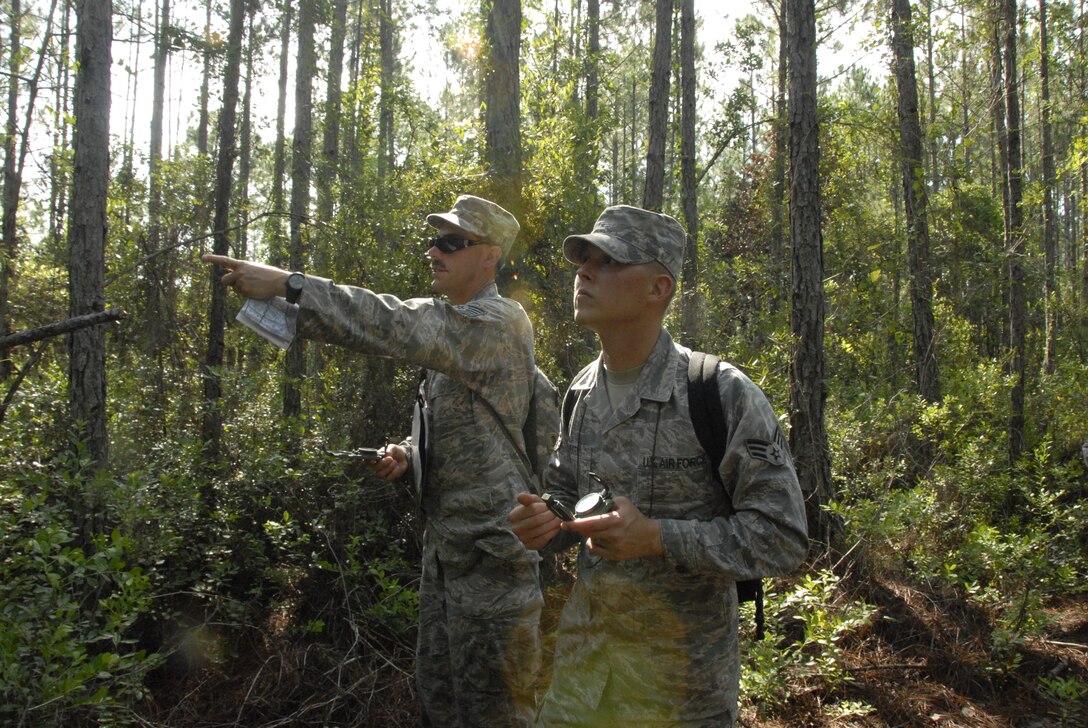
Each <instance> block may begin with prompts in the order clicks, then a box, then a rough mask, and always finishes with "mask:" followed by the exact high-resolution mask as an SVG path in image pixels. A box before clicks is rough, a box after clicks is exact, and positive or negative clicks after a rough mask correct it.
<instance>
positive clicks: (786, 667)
mask: <svg viewBox="0 0 1088 728" xmlns="http://www.w3.org/2000/svg"><path fill="white" fill-rule="evenodd" d="M838 587H839V579H838V577H837V576H835V575H834V574H833V573H831V572H830V571H826V570H821V571H818V572H814V573H810V574H806V575H805V576H804V577H802V579H801V581H800V582H799V583H798V584H796V585H795V586H793V587H792V588H791V589H790V590H789V591H786V592H784V593H775V592H770V593H769V594H768V595H767V604H766V608H767V611H768V613H769V614H770V615H773V616H772V617H771V618H770V619H769V620H768V623H769V624H771V625H780V626H782V625H796V626H797V627H798V628H799V629H795V628H794V627H793V626H785V627H782V629H783V631H784V632H785V633H786V635H787V636H786V638H785V639H784V635H778V634H774V633H773V631H772V630H768V632H767V634H766V635H765V637H764V639H763V640H762V641H761V642H756V641H754V640H753V641H752V642H751V643H747V644H746V645H745V649H744V650H743V652H744V665H743V669H742V670H741V697H742V701H743V702H746V703H749V704H754V705H757V706H758V707H759V710H760V712H761V713H763V714H769V713H770V712H771V711H772V710H773V709H774V707H776V706H780V705H782V704H783V703H784V702H785V701H786V700H787V698H788V697H789V696H790V695H791V694H792V693H793V692H795V691H796V690H797V689H798V686H799V685H801V684H805V685H810V686H811V685H814V684H817V685H820V686H822V687H824V688H827V689H828V690H829V691H830V692H835V688H837V687H839V686H841V685H842V684H843V683H844V682H846V681H847V680H849V679H850V673H849V672H848V671H847V670H846V666H845V665H844V664H843V661H842V655H843V648H842V642H843V640H844V638H846V637H847V636H849V635H851V634H855V633H857V632H859V631H860V630H863V629H864V628H865V627H866V626H867V625H868V624H870V622H871V620H872V618H873V616H874V615H875V614H876V610H875V609H874V608H873V607H872V606H871V605H868V604H865V603H864V602H861V601H856V600H849V599H846V598H844V597H843V594H842V592H841V591H840V590H839V588H838ZM846 707H847V706H844V709H846ZM848 708H849V710H850V711H861V712H864V711H865V710H866V707H865V706H860V705H857V704H852V705H850V706H848Z"/></svg>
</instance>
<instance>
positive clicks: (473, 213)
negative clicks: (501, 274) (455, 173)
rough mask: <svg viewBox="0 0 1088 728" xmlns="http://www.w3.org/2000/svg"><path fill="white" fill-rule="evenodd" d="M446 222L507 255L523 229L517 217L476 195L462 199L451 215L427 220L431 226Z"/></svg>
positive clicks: (455, 205) (454, 205) (457, 200)
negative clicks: (519, 231)
mask: <svg viewBox="0 0 1088 728" xmlns="http://www.w3.org/2000/svg"><path fill="white" fill-rule="evenodd" d="M443 221H445V222H448V223H450V224H451V225H456V226H457V227H459V228H461V229H462V230H464V231H465V232H466V233H470V234H472V235H475V236H476V237H478V238H479V239H480V240H482V241H484V242H485V243H489V244H491V245H498V246H499V247H500V248H502V252H503V255H506V254H507V253H509V252H510V248H511V246H513V244H514V238H516V237H517V236H518V230H520V229H521V225H519V224H518V221H517V220H516V219H514V216H513V215H511V214H510V213H509V212H507V211H506V210H504V209H503V208H501V207H499V206H498V205H496V204H495V203H494V202H491V201H490V200H485V199H484V198H482V197H475V196H473V195H461V196H460V197H458V198H457V199H456V200H455V201H454V203H453V209H452V210H450V211H449V212H436V213H433V214H431V215H428V216H427V222H428V223H430V224H431V225H432V226H434V227H438V226H439V224H441V223H442V222H443Z"/></svg>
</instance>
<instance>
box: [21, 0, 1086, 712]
mask: <svg viewBox="0 0 1088 728" xmlns="http://www.w3.org/2000/svg"><path fill="white" fill-rule="evenodd" d="M730 7H731V9H732V11H733V16H732V17H731V18H730V19H729V20H728V23H727V25H726V26H725V27H724V29H723V28H722V27H721V24H722V23H725V22H726V21H722V20H718V21H716V22H717V23H718V25H716V26H708V23H707V21H706V20H705V19H706V18H707V17H717V16H715V15H714V14H713V13H711V12H710V8H709V6H707V5H705V4H703V3H700V4H699V5H698V6H697V5H696V3H695V2H694V0H652V1H651V0H628V1H627V2H619V0H613V1H611V2H608V1H606V2H604V3H601V2H599V0H584V1H583V0H564V1H563V2H560V1H559V0H552V2H546V1H541V0H536V1H530V2H518V1H516V0H486V1H485V2H482V3H480V4H479V5H471V6H465V7H462V6H461V5H459V4H442V3H438V2H435V1H434V0H431V1H430V2H422V1H421V0H420V1H418V2H404V1H398V2H394V1H393V0H313V1H310V2H301V3H292V2H271V3H257V2H252V0H189V2H180V1H179V0H112V1H111V0H2V2H0V10H2V13H3V17H4V21H5V27H4V36H5V37H4V41H3V43H2V44H0V66H2V68H3V73H2V79H3V88H4V89H5V90H6V91H7V94H6V97H5V98H6V106H5V107H4V112H3V117H4V128H3V133H2V138H3V140H4V151H3V159H4V175H3V190H2V198H0V202H2V233H3V247H2V250H0V322H2V332H0V334H2V335H0V385H2V386H0V391H2V392H3V399H2V401H0V442H2V443H3V448H2V450H0V473H2V478H0V518H2V519H3V524H2V526H0V557H2V560H0V718H2V719H3V720H4V721H10V722H13V723H14V724H17V725H20V724H21V725H52V724H57V725H60V724H65V725H71V724H74V723H73V722H83V723H88V724H90V723H100V722H103V721H105V722H113V723H117V724H130V723H131V724H163V725H217V724H221V723H224V722H229V721H236V722H238V723H240V724H246V725H264V724H269V725H271V724H274V723H275V722H276V721H281V720H293V721H296V722H300V723H301V722H306V721H315V722H324V723H332V724H344V725H411V724H412V722H413V721H414V717H413V716H414V713H413V710H414V709H413V705H412V696H411V690H412V687H411V680H410V678H409V677H408V676H409V675H410V674H411V660H412V647H411V645H412V644H413V638H412V630H413V623H414V619H415V602H414V597H415V593H414V579H415V578H416V564H417V561H418V558H417V557H418V536H419V528H420V524H419V522H418V518H417V515H416V513H415V512H414V510H413V505H412V497H411V495H410V494H409V493H408V492H407V491H406V490H405V488H404V487H403V486H400V485H396V484H394V485H390V484H386V483H384V482H379V481H376V480H375V479H374V478H373V477H372V476H371V475H370V474H369V471H368V470H367V469H366V468H365V467H363V466H361V465H360V464H358V463H355V462H353V461H352V460H350V459H347V458H343V457H340V456H336V455H334V454H332V453H333V452H334V451H342V450H349V449H351V448H353V447H357V446H363V445H365V446H373V445H377V444H380V443H381V442H383V441H385V440H388V439H399V438H400V437H402V436H403V434H404V433H405V432H407V431H408V425H409V423H408V418H409V412H410V406H409V403H410V400H411V395H412V391H413V387H414V382H415V372H413V371H409V370H407V369H406V368H403V367H400V366H398V365H397V364H396V363H395V362H391V361H387V360H383V359H377V358H365V357H359V356H355V355H351V354H348V353H346V352H343V351H341V350H339V349H337V348H335V347H328V346H323V345H316V344H309V345H304V344H302V343H301V342H300V343H297V344H295V345H293V346H292V347H291V348H290V349H289V350H288V351H287V352H286V353H285V354H284V353H280V352H278V351H276V350H274V349H273V348H272V347H270V346H268V345H266V344H264V343H263V342H261V341H260V340H259V339H257V338H256V337H254V336H253V335H252V334H250V333H248V331H246V330H244V329H241V327H238V326H234V325H232V323H231V322H232V319H233V316H234V314H235V313H236V312H237V309H238V307H239V305H240V302H239V300H238V299H237V297H233V296H228V295H227V294H226V292H225V291H224V290H223V288H222V287H220V286H218V285H216V283H215V277H214V273H213V272H212V271H210V270H208V267H207V266H205V265H203V264H201V263H200V261H199V255H200V253H202V252H206V251H209V250H211V251H215V252H219V253H226V254H230V255H234V256H237V257H251V258H256V259H261V260H266V261H268V262H270V263H273V264H275V265H280V266H283V267H288V268H291V269H300V270H305V271H308V272H312V273H315V274H318V275H325V276H328V277H331V278H333V279H335V280H337V281H340V282H345V283H353V284H358V285H364V286H366V287H369V288H372V289H374V290H378V291H382V292H390V293H394V294H396V295H399V296H401V297H411V296H415V295H424V294H425V291H426V289H427V285H428V277H427V270H426V266H425V265H424V262H423V256H422V254H423V252H424V248H425V245H424V244H423V242H422V241H423V240H425V239H426V238H427V237H428V234H427V232H428V230H427V226H426V224H425V223H424V222H423V218H424V215H425V214H426V213H428V212H433V211H435V210H443V209H448V207H449V205H450V203H451V201H452V200H453V198H454V197H455V196H456V195H457V194H458V193H461V192H471V193H475V194H480V195H483V196H486V197H490V198H491V199H495V200H497V201H499V202H500V203H502V204H503V205H504V206H506V207H507V208H508V209H510V210H512V211H514V213H515V214H516V215H517V217H518V218H519V220H520V221H521V222H522V233H521V235H520V237H519V245H518V247H517V248H516V249H515V250H514V251H513V254H512V257H511V259H510V260H509V261H508V262H507V265H506V266H505V267H504V269H503V271H502V278H503V280H502V281H501V288H502V289H503V291H504V292H506V293H507V294H508V295H511V296H513V297H515V298H516V299H518V300H519V301H520V302H521V303H522V304H523V305H524V306H525V308H526V309H527V311H528V312H529V314H530V317H531V318H532V320H533V322H534V326H535V329H536V336H537V356H538V360H539V362H540V364H541V366H542V367H543V368H544V369H545V370H546V371H548V373H549V374H550V375H551V376H552V378H553V379H554V380H555V381H557V382H559V383H560V384H563V385H565V383H566V382H567V381H569V378H570V376H571V375H572V374H573V373H574V372H576V371H577V370H578V369H579V368H580V367H581V366H582V365H584V364H585V363H586V362H587V361H588V360H589V359H590V358H591V357H592V356H594V354H595V352H596V347H595V345H594V342H593V341H592V340H591V339H590V338H588V337H587V335H586V333H585V332H583V331H581V330H579V329H578V328H577V327H575V326H574V325H573V323H572V321H571V315H570V303H569V301H570V288H571V286H570V282H571V270H570V268H569V266H568V265H567V264H566V263H565V261H563V259H562V255H561V252H560V250H559V247H560V246H559V243H560V241H561V240H562V239H563V238H564V237H565V236H566V235H568V234H570V233H571V232H575V231H585V230H588V229H589V228H590V227H591V226H592V223H593V220H594V219H595V218H596V216H597V214H598V213H599V212H600V210H601V209H602V208H603V207H604V206H606V205H610V204H619V203H626V204H636V205H641V206H644V207H647V208H650V209H659V210H663V211H665V212H668V213H670V214H672V215H674V216H675V217H677V218H678V219H680V220H681V221H682V222H683V223H684V225H685V227H686V228H687V230H688V233H689V242H690V244H689V249H688V257H687V259H686V260H685V261H684V269H683V280H682V286H681V296H680V297H679V299H678V301H677V303H676V304H675V305H674V307H673V310H672V312H671V314H670V322H669V327H670V329H671V330H673V332H674V333H676V334H677V335H678V338H679V339H680V340H681V341H682V342H683V343H685V344H687V345H689V346H692V347H693V348H700V349H705V350H709V351H713V352H716V353H718V354H720V355H722V356H723V357H724V358H727V359H729V360H731V361H732V362H734V363H735V364H737V365H738V366H740V367H741V368H742V369H743V370H745V371H746V372H747V373H748V374H749V376H751V377H752V378H753V379H754V380H755V381H757V382H758V383H759V384H760V385H761V386H762V387H763V388H764V389H765V390H766V391H767V393H768V395H769V396H770V398H771V400H772V402H773V403H774V404H775V407H776V409H777V411H779V412H781V413H783V418H784V420H785V423H784V424H786V426H787V429H788V431H789V435H790V444H791V448H792V450H793V453H794V456H795V459H796V462H797V465H798V471H799V474H800V476H801V479H802V484H803V487H804V488H805V491H806V493H807V494H808V497H809V506H810V510H809V520H810V532H811V535H812V537H813V548H812V554H811V559H810V564H809V568H808V569H807V570H806V572H805V574H802V575H799V576H797V577H796V578H794V579H787V580H782V581H781V582H779V583H776V585H775V588H774V589H773V590H772V594H771V596H770V603H769V605H768V609H769V610H771V611H772V612H773V613H774V614H775V615H776V619H775V621H774V623H773V624H772V628H771V629H770V630H769V632H770V634H769V637H768V639H767V640H765V641H764V642H763V643H760V644H753V645H752V646H751V649H750V652H749V654H748V655H747V658H746V659H747V660H748V663H749V664H748V668H747V672H746V673H745V678H744V679H745V682H744V685H743V689H744V695H745V699H746V700H747V701H748V703H749V705H750V707H749V709H748V710H749V715H748V718H749V720H750V721H753V722H756V721H758V720H760V719H763V718H768V719H770V718H773V717H775V716H777V717H778V718H779V719H782V720H786V722H787V723H788V722H791V721H795V720H796V719H797V716H799V715H803V716H805V720H809V721H816V720H825V721H830V720H833V717H834V716H835V715H850V714H856V715H870V716H874V715H875V716H879V717H880V718H881V719H883V720H885V721H887V722H888V723H889V724H902V723H904V722H909V721H911V720H915V719H917V717H918V716H917V714H915V713H914V712H912V710H913V709H912V708H911V707H909V706H910V701H909V700H906V699H904V700H902V701H897V700H895V699H892V698H890V697H888V696H889V695H893V694H894V689H892V688H889V686H888V684H886V683H883V682H881V681H882V680H886V679H888V676H887V675H884V676H883V677H872V676H868V675H865V676H864V679H862V678H861V677H859V674H860V673H858V672H857V669H856V667H851V665H850V664H849V663H850V662H851V659H853V658H855V657H856V655H857V654H858V653H865V654H868V655H869V656H870V657H873V655H876V654H879V653H882V652H891V653H895V654H903V653H904V651H905V649H906V648H905V647H903V646H902V645H898V643H897V642H896V640H897V639H902V635H901V634H896V633H894V630H890V629H889V628H888V627H886V626H885V625H886V623H887V622H886V620H882V619H881V618H880V617H881V615H883V617H885V618H886V617H888V615H889V613H892V612H894V611H895V607H896V605H900V606H901V604H900V603H901V602H902V601H903V600H902V598H901V595H902V594H903V593H923V592H924V594H925V595H926V598H927V599H928V600H930V601H931V602H932V603H936V604H940V605H942V606H944V607H946V608H947V609H948V610H950V611H953V612H954V613H955V614H956V615H957V616H956V618H955V620H954V621H956V623H957V624H959V625H960V626H963V625H965V624H966V623H967V622H968V621H969V620H968V618H967V616H966V615H967V614H968V611H970V613H972V614H974V613H978V614H981V615H983V617H982V618H981V621H980V624H983V625H984V627H982V628H980V629H978V630H977V634H976V637H977V646H979V648H980V651H981V652H982V653H984V654H985V655H986V657H985V660H986V664H984V665H980V666H978V674H977V675H975V674H974V673H972V678H971V679H970V680H968V681H967V682H966V683H964V685H960V684H958V683H956V684H953V683H954V681H953V682H948V681H949V680H951V678H948V679H946V676H944V675H943V673H941V671H940V670H939V669H936V668H933V667H932V665H930V668H929V672H928V673H927V674H928V675H929V676H931V677H932V678H933V679H935V680H945V682H946V684H948V685H950V686H951V687H950V689H953V690H955V691H958V692H960V693H963V694H965V695H966V696H967V697H966V698H965V699H970V700H974V701H976V702H986V701H988V703H989V704H991V709H992V710H993V711H995V714H996V715H998V716H1002V717H1004V718H1006V719H1008V720H1009V721H1010V722H1009V723H1008V724H1010V725H1011V724H1012V720H1013V718H1012V716H1013V715H1014V714H1015V711H1016V710H1018V709H1020V710H1025V709H1027V710H1030V711H1033V714H1036V715H1046V716H1052V717H1056V719H1058V720H1065V719H1067V718H1070V717H1072V718H1076V717H1077V716H1078V711H1081V715H1082V714H1083V711H1084V709H1085V708H1084V702H1085V695H1086V694H1088V678H1086V675H1088V667H1086V666H1085V664H1084V656H1083V652H1081V651H1079V650H1078V648H1076V647H1075V646H1074V647H1069V646H1068V645H1071V644H1079V643H1076V641H1075V640H1074V641H1069V640H1059V639H1056V638H1054V633H1053V623H1052V622H1051V621H1048V619H1047V615H1048V614H1049V613H1050V612H1048V610H1050V609H1053V607H1054V605H1055V604H1063V605H1069V604H1074V605H1083V604H1084V600H1083V596H1084V587H1083V586H1082V585H1083V584H1084V583H1085V579H1084V576H1085V567H1086V557H1088V525H1086V524H1088V519H1086V518H1085V515H1086V514H1085V505H1084V495H1085V485H1086V476H1085V470H1086V468H1088V462H1086V460H1085V459H1088V453H1086V454H1085V455H1083V456H1082V450H1081V448H1082V443H1085V442H1086V441H1088V418H1086V417H1085V412H1088V237H1086V230H1088V201H1086V196H1088V128H1086V127H1088V84H1086V64H1088V58H1086V47H1085V43H1086V40H1085V32H1086V27H1085V26H1086V14H1085V12H1084V0H1067V1H1066V2H1053V1H1050V2H1048V1H1047V0H1038V2H1037V3H1035V4H1027V3H1017V2H1016V1H1015V0H989V1H988V2H978V1H977V0H964V1H962V2H950V3H945V4H940V5H938V4H935V3H932V2H931V1H930V0H924V1H923V2H916V3H911V2H909V0H885V1H883V2H867V3H864V2H850V1H849V0H844V1H837V2H829V3H820V4H818V5H817V4H815V3H813V2H811V1H806V0H781V2H779V1H778V0H760V1H753V2H752V3H750V4H744V3H736V4H734V5H732V6H730ZM723 30H724V32H723ZM848 31H849V33H848ZM844 37H848V38H849V43H850V44H851V46H850V48H849V49H847V52H846V54H845V55H846V58H847V60H846V61H845V62H842V63H835V64H834V66H833V67H824V65H823V61H822V60H821V63H820V64H818V63H817V58H818V57H819V58H821V59H825V58H828V57H830V56H829V51H830V50H831V49H832V47H833V46H834V45H835V44H837V43H840V42H842V39H843V38H844ZM710 38H713V39H716V40H715V41H714V42H710V41H709V40H708V39H710ZM148 85H150V88H148ZM568 574H569V572H567V571H565V570H564V568H563V565H562V564H560V568H559V569H558V571H557V573H556V574H555V575H553V576H552V580H553V581H554V582H555V583H554V585H553V590H552V597H553V599H554V601H555V602H556V603H558V602H560V601H561V599H562V594H563V588H564V583H565V580H566V579H569V576H568ZM897 590H898V591H897ZM897 595H898V596H897ZM897 599H898V601H897ZM1085 621H1086V623H1088V618H1086V620H1085ZM1040 640H1041V642H1040ZM1082 641H1083V640H1082ZM933 644H934V641H933V640H930V647H929V650H930V652H928V653H925V654H926V655H928V657H929V659H931V660H932V654H935V650H937V648H934V647H933ZM1040 644H1044V645H1050V647H1049V648H1047V649H1044V650H1043V652H1044V653H1045V654H1046V657H1047V659H1052V660H1060V661H1062V662H1061V664H1062V665H1064V666H1065V667H1064V668H1063V669H1062V670H1057V671H1055V670H1051V669H1050V668H1049V666H1047V669H1045V670H1044V669H1042V668H1038V667H1037V666H1036V667H1034V668H1031V669H1029V668H1028V667H1027V666H1028V665H1036V663H1035V662H1033V658H1036V657H1038V659H1040V660H1042V659H1043V658H1042V657H1039V656H1038V655H1037V654H1036V652H1035V650H1037V649H1038V646H1039V645H1040ZM1063 644H1064V645H1066V647H1060V646H1059V647H1055V645H1063ZM874 645H876V646H875V647H874ZM897 645H898V646H897ZM957 646H958V645H957V644H952V643H949V644H947V645H945V644H938V648H941V649H943V648H945V647H947V648H948V650H949V651H950V652H951V651H954V649H953V648H955V647H957ZM893 647H894V648H895V649H893ZM851 649H853V650H855V652H851ZM1062 649H1065V650H1070V651H1071V652H1069V654H1064V653H1063V654H1061V655H1056V653H1055V651H1060V650H1062ZM870 653H871V654H870ZM873 659H875V657H874V658H873ZM273 667H274V668H275V669H272V668H273ZM912 669H914V668H912ZM852 670H853V671H852ZM912 674H913V673H912ZM949 674H951V673H949ZM851 681H853V683H851ZM859 681H860V682H861V684H862V687H863V688H868V689H869V690H868V692H867V691H866V690H864V689H859V692H858V694H857V695H854V696H852V697H851V696H846V697H844V693H843V692H842V687H843V685H844V684H847V683H850V684H856V683H857V682H859ZM893 682H894V681H893ZM968 683H969V685H970V687H965V685H967V684H968ZM1010 685H1016V686H1017V688H1018V690H1017V691H1010V690H1009V689H1008V687H1009V686H1010ZM228 695H229V696H230V699H225V697H224V696H228ZM882 695H883V698H881V696H882ZM757 706H758V708H757ZM829 706H830V707H829ZM835 706H838V707H837V708H836V707H835ZM836 711H837V712H836ZM784 716H790V717H784ZM897 721H898V722H897ZM812 724H814V725H823V724H825V723H816V722H814V723H812ZM826 724H828V725H830V724H831V723H826Z"/></svg>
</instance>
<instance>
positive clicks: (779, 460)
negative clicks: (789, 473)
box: [744, 440, 786, 465]
mask: <svg viewBox="0 0 1088 728" xmlns="http://www.w3.org/2000/svg"><path fill="white" fill-rule="evenodd" d="M744 446H745V448H747V450H748V457H750V458H753V459H755V460H762V461H764V462H767V463H770V464H771V465H785V464H786V450H785V449H784V448H783V447H782V446H781V445H779V444H778V443H776V442H767V441H766V440H746V441H745V442H744Z"/></svg>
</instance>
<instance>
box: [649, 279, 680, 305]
mask: <svg viewBox="0 0 1088 728" xmlns="http://www.w3.org/2000/svg"><path fill="white" fill-rule="evenodd" d="M675 288H676V281H674V280H673V279H672V276H670V275H665V274H664V273H659V274H658V275H656V276H654V280H653V285H652V286H651V288H650V300H651V301H653V302H655V303H658V302H662V303H663V302H665V301H668V300H669V297H670V296H672V292H673V290H674V289H675Z"/></svg>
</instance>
